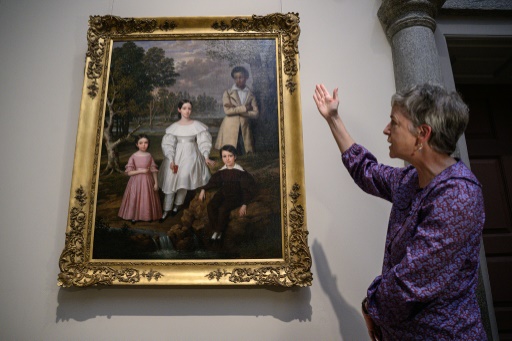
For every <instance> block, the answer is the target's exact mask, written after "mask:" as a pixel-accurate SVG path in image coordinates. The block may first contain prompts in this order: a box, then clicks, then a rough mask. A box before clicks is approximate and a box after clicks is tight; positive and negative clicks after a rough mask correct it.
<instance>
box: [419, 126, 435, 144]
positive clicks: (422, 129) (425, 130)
mask: <svg viewBox="0 0 512 341" xmlns="http://www.w3.org/2000/svg"><path fill="white" fill-rule="evenodd" d="M431 136H432V127H431V126H429V125H427V124H422V125H420V126H419V127H418V139H419V140H420V141H421V142H428V140H430V137H431Z"/></svg>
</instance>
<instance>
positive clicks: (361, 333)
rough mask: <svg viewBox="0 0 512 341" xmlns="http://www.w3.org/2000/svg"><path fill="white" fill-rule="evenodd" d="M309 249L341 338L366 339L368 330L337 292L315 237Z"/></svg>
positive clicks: (359, 315)
mask: <svg viewBox="0 0 512 341" xmlns="http://www.w3.org/2000/svg"><path fill="white" fill-rule="evenodd" d="M311 249H312V252H313V259H314V261H315V265H316V271H317V274H316V276H315V277H316V279H317V281H319V282H320V286H321V287H322V290H323V291H324V292H325V293H326V294H327V296H328V297H329V299H330V301H331V304H332V307H333V309H334V311H335V313H336V317H337V318H338V323H339V328H340V335H341V338H342V340H367V339H368V332H367V330H366V325H365V323H364V320H363V316H362V314H361V312H360V311H359V310H357V309H354V307H352V306H351V305H349V304H348V303H347V301H345V299H344V298H343V296H342V295H341V293H340V292H339V290H338V287H337V279H336V276H334V275H333V274H332V272H331V269H330V268H329V263H328V262H327V257H326V256H325V253H324V250H323V248H322V246H321V245H320V244H319V243H318V241H317V240H316V239H315V241H314V242H313V246H312V248H311Z"/></svg>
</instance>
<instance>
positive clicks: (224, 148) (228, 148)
mask: <svg viewBox="0 0 512 341" xmlns="http://www.w3.org/2000/svg"><path fill="white" fill-rule="evenodd" d="M223 151H227V152H230V153H231V154H233V155H234V156H235V159H236V157H237V153H236V148H235V147H233V146H232V145H230V144H225V145H223V146H222V147H221V148H220V150H219V155H220V158H221V159H222V152H223Z"/></svg>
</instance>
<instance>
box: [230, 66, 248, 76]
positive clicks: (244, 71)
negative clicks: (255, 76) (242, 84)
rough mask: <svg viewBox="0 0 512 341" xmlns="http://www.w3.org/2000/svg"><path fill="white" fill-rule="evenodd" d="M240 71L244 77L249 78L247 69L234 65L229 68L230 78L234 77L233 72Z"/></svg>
mask: <svg viewBox="0 0 512 341" xmlns="http://www.w3.org/2000/svg"><path fill="white" fill-rule="evenodd" d="M237 72H241V73H243V74H244V77H245V78H249V71H247V69H246V68H244V67H243V66H235V67H234V68H233V70H231V78H235V73H237Z"/></svg>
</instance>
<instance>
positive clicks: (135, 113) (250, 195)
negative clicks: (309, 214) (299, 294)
mask: <svg viewBox="0 0 512 341" xmlns="http://www.w3.org/2000/svg"><path fill="white" fill-rule="evenodd" d="M89 26H90V28H89V32H88V44H89V49H88V52H87V60H86V63H87V65H86V74H85V80H84V88H83V89H84V91H83V98H82V104H81V108H80V124H79V129H78V136H77V146H76V153H75V168H74V172H73V184H72V189H71V191H72V193H71V199H70V213H69V219H68V223H69V226H68V227H67V232H66V245H65V248H64V251H63V253H62V256H61V259H60V268H61V273H60V274H59V282H58V283H59V285H61V286H65V287H66V286H90V285H97V284H107V285H112V284H139V285H140V284H144V285H147V284H157V285H158V284H163V285H166V284H167V285H168V284H186V285H197V284H272V285H281V286H304V285H310V283H311V273H310V265H311V259H310V254H309V249H308V246H307V230H306V225H305V195H304V185H303V160H302V143H301V139H302V136H301V117H300V102H299V83H298V66H297V65H298V37H299V32H300V30H299V27H298V15H297V14H294V13H289V14H286V15H285V14H272V15H268V16H252V17H229V18H203V17H200V18H119V17H113V16H93V17H91V18H90V23H89ZM184 103H185V104H184ZM182 105H183V107H182ZM185 108H189V109H187V110H190V111H185ZM183 116H185V118H183ZM141 141H142V142H141ZM230 148H231V149H230ZM221 149H223V150H224V151H222V150H221ZM229 155H231V156H233V158H236V160H235V161H233V162H236V168H233V164H232V163H231V164H230V163H229V161H226V160H228V159H227V156H229ZM206 161H208V162H206ZM173 166H174V167H173ZM228 174H230V175H229V176H228ZM214 185H215V186H214ZM204 186H206V187H205V188H204V189H203V187H204ZM201 189H203V193H202V194H203V196H201ZM233 193H237V194H236V195H235V194H233ZM235 197H236V199H234V198H235ZM230 200H231V201H230ZM173 202H174V205H173ZM228 202H229V205H228ZM242 206H243V207H242ZM226 207H227V208H226ZM221 211H222V212H224V213H220V212H221Z"/></svg>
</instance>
